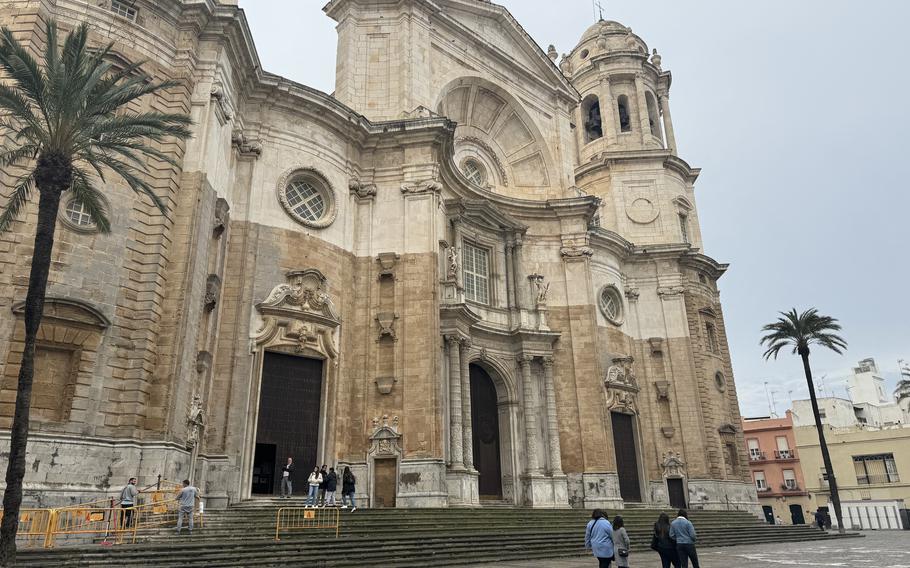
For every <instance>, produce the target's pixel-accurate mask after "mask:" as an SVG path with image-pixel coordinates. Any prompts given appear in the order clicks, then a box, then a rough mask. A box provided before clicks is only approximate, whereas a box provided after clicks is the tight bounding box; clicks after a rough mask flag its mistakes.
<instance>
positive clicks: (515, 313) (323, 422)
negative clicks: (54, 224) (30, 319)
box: [0, 0, 757, 509]
mask: <svg viewBox="0 0 910 568" xmlns="http://www.w3.org/2000/svg"><path fill="white" fill-rule="evenodd" d="M323 11H324V12H325V15H326V16H328V17H329V18H331V19H332V20H334V21H335V22H337V32H338V56H337V57H338V59H337V77H336V88H335V92H334V93H332V94H326V93H323V92H320V91H318V90H316V89H313V88H310V87H307V86H305V85H301V84H298V83H295V82H293V81H290V80H288V79H284V78H282V77H279V76H277V75H273V74H271V73H269V72H267V71H265V70H263V67H262V64H261V62H260V60H259V57H258V55H257V52H256V49H255V46H254V43H253V38H252V36H251V33H250V29H249V26H248V25H247V21H246V19H245V16H244V13H243V11H242V10H241V9H240V8H239V7H238V5H237V0H154V1H153V0H15V1H9V2H3V3H2V5H0V23H2V24H3V25H6V26H9V27H11V28H12V29H13V30H14V31H15V33H16V34H17V35H18V36H19V37H21V38H24V39H26V40H28V41H29V42H30V43H31V45H32V46H33V47H34V48H35V49H36V50H37V49H40V48H41V46H42V44H43V41H44V25H45V22H46V21H47V20H49V19H56V20H57V21H58V22H59V24H60V26H61V28H63V30H64V31H66V30H69V29H72V27H73V26H75V25H76V24H77V23H79V22H83V21H87V22H89V23H90V24H91V28H92V41H93V43H95V44H97V45H101V44H106V43H108V42H114V46H115V56H114V57H112V64H113V65H114V66H115V67H116V66H122V65H125V64H126V63H127V62H134V61H140V60H142V61H145V63H144V67H143V69H144V71H145V72H146V73H148V74H149V75H151V76H152V77H154V78H156V79H175V80H177V81H179V84H180V87H177V88H173V89H171V90H170V91H168V93H167V94H166V95H161V96H160V97H157V98H154V99H149V100H146V101H144V103H143V104H144V105H145V108H144V109H139V108H138V107H137V108H135V109H131V110H167V111H178V112H186V113H188V114H190V115H191V116H192V117H193V119H194V122H195V124H194V131H195V135H194V137H193V138H192V139H190V140H188V141H186V142H185V143H178V142H174V143H170V144H164V145H162V146H161V149H162V150H163V151H166V152H169V153H170V154H171V155H172V156H173V157H174V158H175V159H176V160H177V162H178V164H179V167H174V166H171V165H168V164H165V163H157V162H156V163H150V164H149V179H150V181H151V183H152V184H153V185H154V186H155V187H156V189H157V192H158V195H159V196H161V197H162V199H163V200H164V201H165V202H166V203H167V204H168V205H169V213H168V215H162V214H160V213H159V212H158V211H157V210H156V209H155V208H154V207H153V206H152V204H151V203H150V202H148V201H147V200H143V199H140V198H138V197H136V196H135V195H133V194H132V193H131V192H130V191H129V189H128V188H127V187H126V185H125V184H123V183H121V182H119V181H118V180H114V179H110V180H108V182H107V185H105V187H104V189H105V192H106V196H107V207H108V209H109V211H110V214H111V218H112V225H113V233H112V234H111V235H102V234H99V233H98V232H97V231H96V228H95V227H94V226H93V225H92V221H91V219H90V218H89V217H88V215H87V214H86V213H85V211H84V209H83V207H82V204H81V203H79V202H78V201H75V200H73V199H72V198H71V197H70V198H65V201H64V203H63V205H62V206H61V213H60V220H59V227H58V232H57V242H56V245H55V250H54V259H53V265H52V270H51V275H50V286H49V291H48V299H47V304H46V308H45V316H44V321H43V324H42V327H41V331H40V345H39V347H38V356H37V357H38V359H37V372H36V378H35V381H36V383H35V392H34V397H33V403H32V404H33V411H32V419H33V423H32V435H31V438H30V448H29V450H30V452H29V458H28V467H27V476H26V497H27V500H28V501H30V502H32V503H34V502H38V503H42V504H56V503H61V502H67V501H68V500H69V501H74V500H84V499H85V498H88V497H94V496H97V495H98V494H100V493H104V492H107V491H110V490H111V489H113V488H116V487H119V486H120V485H122V484H123V483H125V482H126V480H127V479H128V478H129V477H131V476H138V477H139V478H140V485H146V484H148V483H152V482H154V480H155V478H156V476H158V475H161V476H163V477H164V478H166V479H174V480H181V479H183V478H185V477H190V478H192V479H193V480H194V482H195V483H196V484H197V485H198V486H199V487H200V488H201V489H202V490H203V492H204V493H205V498H206V500H207V506H208V507H224V506H228V505H230V504H232V503H236V502H238V501H241V500H245V499H254V498H257V497H262V496H268V495H274V494H276V493H277V492H278V483H277V481H278V479H279V476H280V466H281V465H282V464H283V463H284V462H285V461H286V459H287V457H293V458H294V460H295V462H296V463H297V468H298V469H297V474H296V475H295V477H296V481H297V483H298V488H299V487H300V486H302V485H303V484H304V483H305V479H306V472H307V471H309V470H311V469H312V467H313V466H314V465H316V464H329V465H334V466H335V467H336V468H337V467H343V466H345V465H347V466H350V467H351V468H352V470H353V471H354V473H355V474H356V476H357V479H358V483H357V493H358V499H365V500H366V502H367V503H368V504H369V505H370V506H372V507H447V506H449V507H455V506H483V505H488V504H497V505H500V506H502V505H514V506H523V507H587V508H590V507H609V508H619V507H623V506H624V505H625V504H630V503H635V504H646V505H652V506H668V505H671V504H672V505H674V506H680V505H686V506H689V507H692V508H705V509H718V508H730V507H739V508H754V507H756V501H757V500H756V495H755V490H754V488H753V486H752V484H751V479H750V474H749V469H748V467H747V465H748V463H747V460H748V458H747V455H746V453H745V449H744V443H743V436H742V429H741V427H740V415H739V411H738V401H737V395H736V388H735V385H734V381H733V374H732V368H731V364H730V356H729V351H728V346H727V341H726V335H725V328H724V317H723V312H722V309H721V304H720V300H719V296H718V289H717V282H718V279H719V278H720V277H721V276H722V275H723V273H724V271H725V270H726V268H727V265H725V264H722V263H719V262H717V261H716V260H714V259H712V258H711V257H710V256H707V255H706V254H705V247H704V244H703V242H702V238H701V233H700V230H699V219H698V212H697V209H696V205H695V203H696V200H695V189H694V188H695V182H696V179H697V178H698V175H699V170H698V169H697V168H693V167H692V166H690V165H689V164H688V163H687V162H686V161H685V160H684V159H682V158H681V157H680V156H679V152H678V148H677V135H676V133H675V132H674V128H673V121H672V118H671V116H670V109H671V103H670V96H669V93H670V87H671V83H672V75H671V73H670V71H668V70H667V69H664V68H663V67H662V66H661V56H660V55H659V54H658V53H657V51H656V50H652V49H650V48H649V47H648V45H647V44H645V42H644V41H643V40H642V39H641V38H640V37H638V36H637V35H635V34H634V33H633V32H632V30H631V29H629V28H628V27H626V26H624V25H622V24H619V23H617V22H613V21H604V20H601V21H599V22H597V23H595V24H594V25H592V26H591V27H590V28H589V29H587V30H586V31H584V33H583V34H582V35H581V37H580V40H579V42H578V44H577V45H576V46H575V47H574V48H572V49H571V50H570V51H568V52H567V53H565V54H563V55H560V54H559V53H558V52H557V51H556V49H555V48H554V47H552V46H551V47H550V48H549V49H548V50H546V51H544V50H542V49H541V47H540V46H538V45H537V44H536V43H535V42H534V40H533V39H532V38H531V37H530V36H529V35H528V33H527V32H526V31H525V30H524V29H523V28H522V26H521V24H519V22H517V21H516V20H515V19H514V18H513V16H512V15H511V14H510V13H509V12H508V11H507V10H506V9H505V8H503V7H502V6H499V5H496V4H494V3H491V2H489V1H488V0H394V1H393V0H332V1H331V2H329V3H328V4H327V5H326V6H325V7H324V8H323ZM313 16H314V17H317V16H318V14H317V13H316V12H315V10H314V14H313ZM302 24H303V23H302ZM300 55H301V57H304V56H308V54H300ZM309 55H312V54H309ZM680 138H682V137H681V136H680ZM2 191H3V193H4V195H3V199H5V198H6V194H7V193H8V191H9V186H8V185H7V184H3V185H2ZM35 212H36V207H35V205H34V204H33V205H32V208H31V209H29V210H28V212H27V215H24V216H23V217H22V220H21V222H19V223H18V224H17V225H15V226H14V228H13V229H12V230H11V231H10V232H8V233H6V234H3V235H0V287H2V289H3V290H4V293H3V294H2V295H0V296H2V299H0V302H2V304H3V305H2V310H0V365H2V368H0V428H8V427H9V425H10V421H11V416H12V413H13V401H14V398H15V389H16V377H17V373H18V370H19V360H20V356H21V352H22V341H23V336H24V329H23V320H22V317H23V313H22V312H23V310H22V306H23V300H24V297H25V292H26V286H27V283H28V259H29V256H30V251H31V246H32V245H31V243H32V239H33V235H34V222H35V217H36V213H35ZM0 434H2V442H0V445H2V444H8V434H7V433H6V432H0ZM0 451H2V447H0Z"/></svg>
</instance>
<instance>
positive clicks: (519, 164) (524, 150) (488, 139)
mask: <svg viewBox="0 0 910 568" xmlns="http://www.w3.org/2000/svg"><path fill="white" fill-rule="evenodd" d="M436 110H437V112H438V113H439V114H441V115H444V116H447V117H448V118H450V119H452V120H453V121H455V122H457V123H458V128H457V129H456V131H455V150H454V153H455V155H454V159H455V167H456V168H457V169H459V171H461V170H460V167H461V165H462V164H464V163H466V161H467V159H468V158H474V159H475V160H476V161H475V162H474V163H480V164H483V165H484V166H486V168H487V170H488V171H487V172H486V174H487V180H488V182H489V185H490V186H491V189H492V190H493V191H497V192H500V193H504V194H507V195H511V196H515V197H525V198H527V197H531V198H533V197H534V196H535V195H536V194H539V195H541V197H545V196H546V190H548V189H549V187H550V183H551V179H555V176H556V171H557V170H556V168H555V167H554V164H553V160H552V157H551V155H550V150H549V148H548V147H547V145H546V138H545V137H544V136H543V135H542V134H541V132H540V130H539V129H538V127H537V125H536V124H535V122H534V120H533V119H532V118H531V116H530V115H529V114H528V112H527V111H526V110H525V108H524V106H523V105H522V104H521V103H520V102H519V101H518V99H516V98H515V97H514V96H512V95H511V94H510V93H509V92H507V91H506V90H505V89H503V88H501V87H499V86H497V85H495V84H493V83H492V82H490V81H488V80H486V79H483V78H481V77H471V76H468V77H460V78H458V79H455V80H453V81H451V82H450V83H449V84H448V85H447V86H446V87H445V88H443V89H442V91H441V92H440V95H439V99H438V101H437V104H436Z"/></svg>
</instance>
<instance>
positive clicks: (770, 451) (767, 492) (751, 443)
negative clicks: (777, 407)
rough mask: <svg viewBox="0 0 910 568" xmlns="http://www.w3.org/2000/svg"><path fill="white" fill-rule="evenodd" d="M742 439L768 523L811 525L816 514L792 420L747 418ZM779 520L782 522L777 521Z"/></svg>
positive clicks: (788, 417)
mask: <svg viewBox="0 0 910 568" xmlns="http://www.w3.org/2000/svg"><path fill="white" fill-rule="evenodd" d="M743 435H744V437H745V439H746V447H747V448H748V450H749V468H750V469H751V471H752V481H753V482H754V483H755V489H756V491H757V492H758V500H759V503H760V504H761V507H762V512H763V513H764V515H765V519H766V520H767V521H768V522H769V523H770V524H777V523H778V522H783V523H786V524H794V525H801V524H805V523H806V522H807V519H808V522H811V520H812V516H811V514H809V511H810V510H811V511H813V512H814V511H815V507H812V506H811V505H812V502H811V500H810V499H809V492H808V491H807V489H806V482H805V478H804V476H803V470H802V467H801V464H800V457H799V453H798V452H797V450H796V437H795V434H794V432H793V418H792V415H791V412H790V411H789V410H788V411H787V415H786V417H784V418H770V417H761V418H746V419H745V420H743ZM778 519H780V521H778Z"/></svg>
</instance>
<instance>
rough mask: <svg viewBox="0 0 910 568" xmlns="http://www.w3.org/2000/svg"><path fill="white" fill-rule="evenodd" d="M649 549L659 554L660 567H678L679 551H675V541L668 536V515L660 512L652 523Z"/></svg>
mask: <svg viewBox="0 0 910 568" xmlns="http://www.w3.org/2000/svg"><path fill="white" fill-rule="evenodd" d="M651 550H653V551H655V552H657V554H659V555H660V563H661V568H670V567H671V565H672V568H679V553H677V552H676V541H675V540H673V539H672V538H670V517H669V516H668V515H667V514H666V513H661V514H660V516H659V517H657V522H656V523H654V535H653V536H652V537H651Z"/></svg>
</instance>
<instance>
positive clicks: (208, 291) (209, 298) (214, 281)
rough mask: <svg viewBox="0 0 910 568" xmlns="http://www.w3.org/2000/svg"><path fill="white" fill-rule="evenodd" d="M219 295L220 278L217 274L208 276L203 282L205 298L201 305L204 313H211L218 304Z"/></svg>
mask: <svg viewBox="0 0 910 568" xmlns="http://www.w3.org/2000/svg"><path fill="white" fill-rule="evenodd" d="M220 294H221V278H219V277H218V275H217V274H209V277H208V279H207V280H206V281H205V298H203V301H202V305H203V307H204V308H205V311H206V312H211V311H212V310H214V309H215V306H216V305H217V304H218V296H219V295H220Z"/></svg>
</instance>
